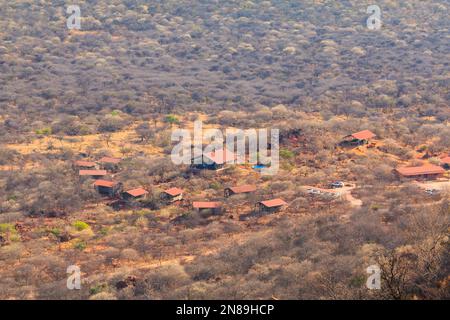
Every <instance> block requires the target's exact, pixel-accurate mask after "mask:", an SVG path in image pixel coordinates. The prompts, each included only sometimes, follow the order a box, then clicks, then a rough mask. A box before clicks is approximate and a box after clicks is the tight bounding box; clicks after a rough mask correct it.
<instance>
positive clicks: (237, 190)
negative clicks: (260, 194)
mask: <svg viewBox="0 0 450 320" xmlns="http://www.w3.org/2000/svg"><path fill="white" fill-rule="evenodd" d="M255 191H256V186H255V185H250V184H249V185H243V186H238V187H229V188H225V197H229V196H231V195H233V194H242V193H250V192H255Z"/></svg>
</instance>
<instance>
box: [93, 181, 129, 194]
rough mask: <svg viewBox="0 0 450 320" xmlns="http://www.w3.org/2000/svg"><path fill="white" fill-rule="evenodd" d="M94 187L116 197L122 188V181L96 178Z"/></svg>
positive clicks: (102, 192) (100, 191) (99, 191)
mask: <svg viewBox="0 0 450 320" xmlns="http://www.w3.org/2000/svg"><path fill="white" fill-rule="evenodd" d="M94 187H95V189H96V190H97V192H98V193H100V194H102V195H107V196H110V197H114V196H116V195H117V194H119V193H120V190H122V183H120V182H115V181H108V180H101V179H100V180H96V181H95V182H94Z"/></svg>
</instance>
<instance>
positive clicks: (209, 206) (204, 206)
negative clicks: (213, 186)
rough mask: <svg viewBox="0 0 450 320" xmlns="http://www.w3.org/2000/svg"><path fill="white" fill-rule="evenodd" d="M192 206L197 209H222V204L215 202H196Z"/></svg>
mask: <svg viewBox="0 0 450 320" xmlns="http://www.w3.org/2000/svg"><path fill="white" fill-rule="evenodd" d="M192 206H193V207H194V208H195V209H216V208H221V207H222V203H221V202H213V201H194V202H193V203H192Z"/></svg>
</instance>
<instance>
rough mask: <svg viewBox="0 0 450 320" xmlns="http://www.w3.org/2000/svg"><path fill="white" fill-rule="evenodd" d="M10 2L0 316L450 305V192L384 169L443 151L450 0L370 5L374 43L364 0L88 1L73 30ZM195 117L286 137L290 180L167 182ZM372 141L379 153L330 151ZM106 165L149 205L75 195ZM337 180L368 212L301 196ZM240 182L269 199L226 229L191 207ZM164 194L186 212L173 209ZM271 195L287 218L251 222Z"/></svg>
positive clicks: (234, 173)
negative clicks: (179, 134) (72, 282)
mask: <svg viewBox="0 0 450 320" xmlns="http://www.w3.org/2000/svg"><path fill="white" fill-rule="evenodd" d="M3 2H4V3H2V5H1V6H0V17H1V19H0V39H1V42H0V90H1V91H0V270H1V271H0V298H1V299H6V298H8V299H20V298H23V299H49V298H55V299H69V298H70V299H87V298H90V299H167V298H171V299H211V298H213V299H216V298H217V299H218V298H225V299H252V298H253V299H260V298H263V299H270V298H275V299H318V298H320V299H375V298H383V299H415V298H417V299H448V298H450V296H449V292H450V290H449V281H450V276H449V275H450V270H449V267H450V255H449V252H450V243H449V231H450V204H449V193H448V190H445V188H444V189H443V190H442V191H441V192H439V193H438V194H435V195H432V196H430V195H428V194H426V193H425V192H424V191H423V190H422V189H421V188H419V187H418V186H417V185H416V184H414V183H411V182H408V181H400V180H398V179H397V177H396V176H395V175H394V174H393V172H392V169H393V168H395V167H397V166H398V165H417V164H427V163H436V162H437V161H439V155H441V154H442V153H448V152H449V151H450V138H449V137H450V124H449V118H450V107H449V94H450V93H449V90H448V89H449V81H450V68H449V65H448V62H449V61H450V50H449V49H450V48H449V43H450V42H449V41H448V40H449V34H448V30H449V29H450V22H449V19H448V12H449V10H450V7H449V5H448V2H447V1H419V0H411V1H401V2H398V1H378V4H379V5H380V7H381V8H382V9H383V23H384V27H383V29H382V30H381V31H380V32H373V31H370V30H367V28H366V27H365V19H366V17H367V15H366V14H365V9H366V8H367V4H369V3H368V2H366V1H353V0H351V1H309V0H308V1H229V0H228V1H209V0H208V1H207V0H204V1H202V0H196V1H192V0H191V1H152V2H151V3H149V1H143V0H142V1H141V0H138V1H123V0H121V1H118V0H117V1H116V0H113V1H87V2H83V4H82V15H83V17H84V18H83V20H82V28H83V29H82V31H76V32H73V31H71V32H69V31H68V30H67V29H66V27H65V23H66V20H65V18H66V15H65V7H64V1H50V0H46V1H39V2H37V1H32V0H23V1H7V2H6V1H3ZM196 119H202V120H203V121H205V122H206V123H207V126H210V127H218V128H226V127H238V128H263V127H268V128H280V129H281V138H282V139H281V155H282V162H281V169H280V171H279V173H278V174H277V175H275V176H270V177H261V176H260V175H259V174H258V173H256V172H255V171H253V170H252V169H251V167H250V166H248V165H239V166H234V167H231V168H230V169H229V170H227V171H225V172H222V173H220V174H216V173H214V172H210V171H203V172H200V173H198V174H194V173H192V172H191V170H189V168H187V167H183V166H175V165H173V164H172V163H171V162H170V161H169V160H168V159H169V158H168V155H169V153H170V151H171V149H172V144H171V141H170V134H171V132H172V129H173V128H174V127H177V126H179V127H182V128H190V127H191V126H192V122H193V121H194V120H196ZM364 129H370V130H371V131H373V132H374V133H376V134H377V139H376V140H375V147H374V148H368V147H367V146H365V145H364V146H359V147H357V148H353V149H352V148H341V147H337V144H338V143H339V141H340V140H341V138H342V137H343V136H345V135H347V134H349V133H352V132H356V131H359V130H364ZM293 135H294V136H295V139H292V136H293ZM105 155H108V156H115V157H121V158H123V159H124V161H123V163H122V169H121V170H120V172H118V173H117V174H116V175H115V176H114V178H115V179H117V180H120V181H122V182H123V183H124V185H125V187H126V188H127V189H129V188H135V187H138V186H144V187H146V188H147V189H148V190H149V191H150V196H149V198H148V199H147V200H146V202H145V203H143V204H142V205H141V206H139V207H136V208H122V209H120V210H116V209H114V208H112V207H111V206H110V205H109V203H110V200H109V199H105V198H101V197H100V196H99V195H98V194H97V193H96V192H95V190H94V189H93V188H92V181H90V180H87V181H83V180H80V179H79V177H78V175H77V172H76V171H75V170H74V169H73V167H72V163H73V161H75V160H77V159H83V158H89V159H99V158H100V157H102V156H105ZM445 179H447V180H448V172H447V174H446V176H445ZM336 180H344V181H346V182H349V183H352V184H354V185H356V188H354V189H352V190H351V196H352V197H353V198H354V199H357V200H360V201H361V203H358V202H356V204H355V202H351V201H348V200H349V199H348V198H342V199H341V198H337V199H332V200H331V199H325V198H320V197H319V198H318V197H313V196H311V195H308V194H307V193H306V192H305V191H304V188H303V186H316V187H326V186H327V185H328V184H329V183H330V182H332V181H336ZM242 184H257V185H258V191H257V192H256V193H255V194H252V195H250V196H247V197H233V198H230V199H228V200H227V201H226V202H225V203H226V205H225V209H226V213H225V214H224V215H222V216H205V215H201V214H198V213H196V212H194V211H193V210H192V209H191V207H190V206H189V204H190V202H191V201H193V200H201V199H207V200H212V201H214V200H223V188H224V187H228V186H233V185H242ZM172 186H176V187H179V188H183V189H184V190H185V192H186V199H185V200H184V201H183V202H182V203H179V204H172V205H165V204H163V203H161V201H160V199H159V194H160V193H161V191H162V190H164V189H166V188H168V187H172ZM268 198H282V199H284V200H285V201H286V202H288V204H289V206H288V208H287V209H286V210H284V211H283V212H279V213H276V214H271V215H256V214H254V213H253V212H252V210H253V208H254V203H255V202H256V201H259V200H263V199H268ZM72 264H76V265H79V266H80V267H81V270H82V273H83V286H82V290H81V291H69V290H67V288H66V279H67V274H66V268H67V267H68V266H69V265H72ZM373 264H378V265H379V266H380V267H381V269H382V275H383V278H382V290H380V291H369V290H367V289H366V287H365V280H366V278H367V274H366V268H367V267H368V266H369V265H373Z"/></svg>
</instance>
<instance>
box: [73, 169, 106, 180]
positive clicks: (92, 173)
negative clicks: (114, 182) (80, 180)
mask: <svg viewBox="0 0 450 320" xmlns="http://www.w3.org/2000/svg"><path fill="white" fill-rule="evenodd" d="M107 174H108V172H107V171H106V170H80V171H79V175H80V177H89V178H94V179H99V178H101V177H104V176H106V175H107Z"/></svg>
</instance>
